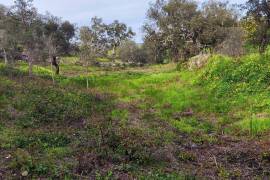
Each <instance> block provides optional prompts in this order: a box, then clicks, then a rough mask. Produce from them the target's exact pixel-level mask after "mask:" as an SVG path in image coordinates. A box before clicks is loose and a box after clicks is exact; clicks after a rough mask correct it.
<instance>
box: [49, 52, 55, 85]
mask: <svg viewBox="0 0 270 180" xmlns="http://www.w3.org/2000/svg"><path fill="white" fill-rule="evenodd" d="M50 59H51V76H52V81H53V84H54V82H55V81H54V74H53V57H50Z"/></svg>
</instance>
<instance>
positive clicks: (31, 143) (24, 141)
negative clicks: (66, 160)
mask: <svg viewBox="0 0 270 180" xmlns="http://www.w3.org/2000/svg"><path fill="white" fill-rule="evenodd" d="M70 142H71V141H70V139H69V138H68V137H67V136H66V135H64V134H58V133H45V134H37V135H30V136H19V137H17V138H16V139H15V140H14V144H15V146H16V147H18V148H29V149H31V147H35V146H38V147H39V149H46V148H57V147H64V146H67V145H68V144H69V143H70Z"/></svg>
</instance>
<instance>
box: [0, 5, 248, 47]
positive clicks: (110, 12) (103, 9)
mask: <svg viewBox="0 0 270 180" xmlns="http://www.w3.org/2000/svg"><path fill="white" fill-rule="evenodd" d="M154 1H155V0H34V4H35V7H37V8H38V10H39V12H40V13H44V12H46V11H49V12H50V13H52V14H53V15H55V16H59V17H62V18H63V19H64V20H69V21H71V22H72V23H75V24H77V25H78V26H82V25H89V23H90V20H91V18H92V17H94V16H98V17H102V18H103V20H104V21H105V22H107V23H110V22H112V21H113V20H114V19H118V20H120V21H121V22H124V23H126V24H128V26H131V27H132V29H133V30H134V31H135V32H136V34H137V36H136V38H135V40H136V41H137V42H141V39H142V33H141V26H142V24H143V22H144V21H145V16H146V11H147V9H148V7H149V3H150V2H154ZM198 1H202V0H198ZM230 2H231V3H241V2H245V0H230ZM0 4H4V5H12V4H13V0H0Z"/></svg>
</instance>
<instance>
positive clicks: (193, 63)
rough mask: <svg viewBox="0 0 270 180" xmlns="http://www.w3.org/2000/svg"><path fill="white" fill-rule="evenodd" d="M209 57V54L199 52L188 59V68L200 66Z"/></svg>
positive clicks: (198, 67) (192, 68)
mask: <svg viewBox="0 0 270 180" xmlns="http://www.w3.org/2000/svg"><path fill="white" fill-rule="evenodd" d="M210 57H211V55H210V54H199V55H197V56H194V57H192V58H190V60H189V61H188V69H189V70H194V69H200V68H202V67H203V66H204V65H205V64H206V63H207V62H208V59H209V58H210Z"/></svg>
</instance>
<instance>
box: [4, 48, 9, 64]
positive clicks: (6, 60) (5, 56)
mask: <svg viewBox="0 0 270 180" xmlns="http://www.w3.org/2000/svg"><path fill="white" fill-rule="evenodd" d="M3 51H4V59H5V65H7V64H8V59H7V53H6V50H5V49H3Z"/></svg>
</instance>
